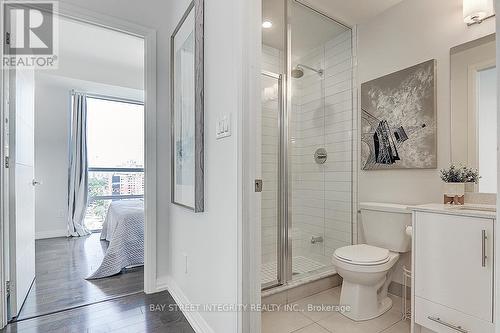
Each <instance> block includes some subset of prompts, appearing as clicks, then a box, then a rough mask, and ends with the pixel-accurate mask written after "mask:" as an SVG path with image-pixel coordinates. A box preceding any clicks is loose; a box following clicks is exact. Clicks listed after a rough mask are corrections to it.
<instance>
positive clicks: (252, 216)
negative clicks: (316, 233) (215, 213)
mask: <svg viewBox="0 0 500 333" xmlns="http://www.w3.org/2000/svg"><path fill="white" fill-rule="evenodd" d="M239 3H240V4H241V7H240V8H239V10H238V13H239V14H240V16H241V17H240V20H239V21H240V22H241V24H240V25H239V29H240V31H239V36H240V38H238V40H239V41H240V47H239V48H238V49H239V50H241V51H240V52H241V53H240V54H239V55H238V59H241V60H240V64H239V68H238V67H237V68H236V69H237V74H238V75H239V79H240V80H241V81H240V82H239V84H238V86H239V87H241V90H240V91H239V92H238V103H239V105H240V106H239V108H238V109H239V114H238V118H237V119H238V123H237V126H238V131H237V133H238V137H237V140H238V141H237V142H238V149H237V150H238V239H237V241H238V303H240V304H260V302H261V284H260V265H261V264H260V262H261V233H260V232H261V226H260V225H261V218H260V198H261V196H260V195H259V194H257V193H255V191H254V181H255V179H256V178H257V175H258V174H257V172H258V167H257V165H256V160H255V156H256V154H257V153H258V150H257V147H256V146H255V141H254V139H255V137H256V134H257V133H258V131H257V113H256V112H253V110H256V109H260V108H261V92H260V80H261V51H262V41H261V24H262V12H261V2H260V1H240V2H239ZM260 331H261V314H260V312H259V311H241V312H239V313H238V332H241V333H259V332H260Z"/></svg>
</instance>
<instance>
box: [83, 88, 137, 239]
mask: <svg viewBox="0 0 500 333" xmlns="http://www.w3.org/2000/svg"><path fill="white" fill-rule="evenodd" d="M87 157H88V175H89V185H88V194H89V203H88V206H87V212H86V216H85V225H86V226H87V228H89V229H90V230H100V229H102V223H103V222H104V219H105V218H106V213H107V211H108V207H109V205H110V204H111V202H112V201H115V200H130V199H137V198H142V197H143V195H144V107H143V105H139V104H133V103H125V102H117V101H109V100H104V99H97V98H88V99H87Z"/></svg>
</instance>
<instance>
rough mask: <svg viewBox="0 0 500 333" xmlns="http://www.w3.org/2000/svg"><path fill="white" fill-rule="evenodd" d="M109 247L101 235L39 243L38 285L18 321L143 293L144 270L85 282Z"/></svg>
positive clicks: (35, 284) (37, 246) (30, 295)
mask: <svg viewBox="0 0 500 333" xmlns="http://www.w3.org/2000/svg"><path fill="white" fill-rule="evenodd" d="M107 246H108V243H107V242H105V241H100V240H99V234H98V233H94V234H91V235H90V236H86V237H74V238H66V237H62V238H50V239H42V240H37V241H36V278H35V282H34V284H33V286H32V288H31V290H30V292H29V294H28V297H27V298H26V301H25V303H24V305H23V307H22V309H21V313H20V314H19V316H18V318H17V319H18V320H19V319H26V318H31V317H34V316H39V315H43V314H47V313H52V312H54V311H60V310H64V309H68V308H72V307H75V306H81V305H85V304H91V303H95V302H99V301H103V300H108V299H112V298H115V297H117V296H122V295H128V294H131V293H138V292H141V291H143V287H144V282H143V280H144V276H143V275H144V272H143V268H142V267H138V268H132V269H128V270H127V271H126V273H122V274H118V275H115V276H112V277H108V278H104V279H98V280H89V281H87V280H85V277H87V276H88V275H89V274H90V273H91V272H93V271H94V270H95V269H96V268H97V267H98V266H99V264H100V263H101V260H102V258H103V256H104V253H105V251H106V248H107ZM42 332H43V331H42Z"/></svg>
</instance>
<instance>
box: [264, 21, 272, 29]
mask: <svg viewBox="0 0 500 333" xmlns="http://www.w3.org/2000/svg"><path fill="white" fill-rule="evenodd" d="M272 26H273V22H271V21H269V20H265V21H264V22H262V28H264V29H269V28H271V27H272Z"/></svg>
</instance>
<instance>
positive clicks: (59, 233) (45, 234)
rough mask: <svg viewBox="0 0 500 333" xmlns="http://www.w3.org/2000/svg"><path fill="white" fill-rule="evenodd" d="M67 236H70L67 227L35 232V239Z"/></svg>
mask: <svg viewBox="0 0 500 333" xmlns="http://www.w3.org/2000/svg"><path fill="white" fill-rule="evenodd" d="M67 236H68V230H66V229H60V230H48V231H37V232H36V233H35V239H45V238H56V237H67Z"/></svg>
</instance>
